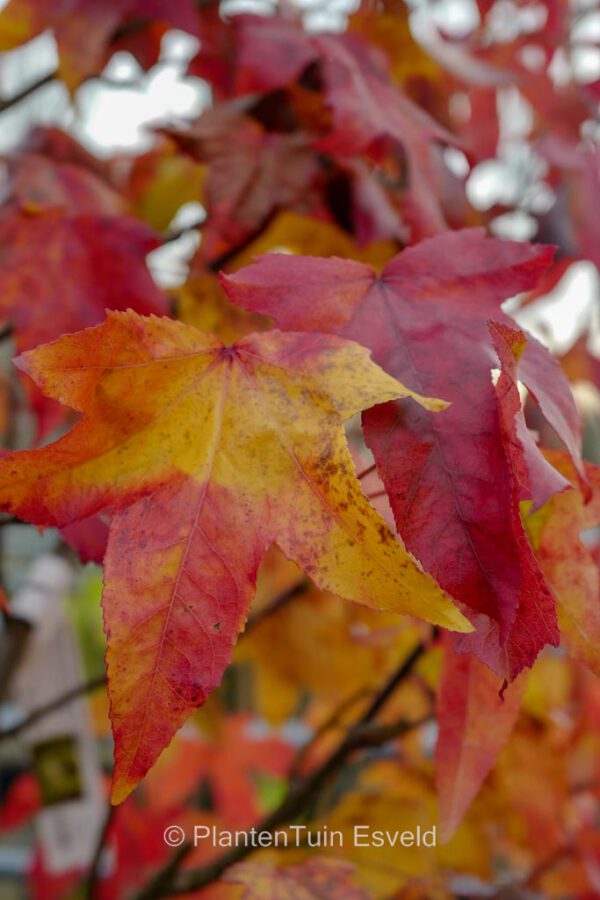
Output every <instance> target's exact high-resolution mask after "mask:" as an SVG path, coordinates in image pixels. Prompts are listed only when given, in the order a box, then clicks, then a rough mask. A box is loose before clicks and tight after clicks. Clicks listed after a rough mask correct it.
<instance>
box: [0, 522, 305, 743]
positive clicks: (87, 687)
mask: <svg viewBox="0 0 600 900" xmlns="http://www.w3.org/2000/svg"><path fill="white" fill-rule="evenodd" d="M13 524H15V525H16V524H24V525H26V524H27V523H26V522H23V523H21V522H20V520H19V519H16V520H15V521H14V522H13V521H12V520H10V521H5V520H0V526H2V525H13ZM309 584H310V582H309V581H308V579H306V578H303V579H302V580H301V581H298V582H297V583H296V584H294V585H292V587H290V588H288V589H287V590H285V591H282V593H281V594H278V595H277V596H276V597H275V598H274V599H273V600H272V601H271V603H269V604H268V605H267V606H265V607H263V608H262V609H261V610H259V611H258V612H257V613H255V614H254V615H253V616H251V617H250V618H249V619H248V623H247V624H246V630H245V631H244V632H242V634H241V635H240V639H242V638H243V637H244V635H245V634H249V632H251V631H252V629H253V628H255V627H256V626H257V625H259V624H260V623H261V622H263V621H264V620H265V619H266V618H268V617H269V616H271V615H273V614H274V613H276V612H278V611H279V610H280V609H282V608H283V607H284V606H286V604H288V603H289V602H290V601H291V600H293V599H294V597H297V596H299V595H300V594H302V593H304V591H306V590H307V588H308V586H309ZM105 684H106V676H105V675H99V676H98V677H97V678H92V679H90V680H89V681H84V682H83V684H79V685H77V686H76V687H74V688H70V690H68V691H65V693H63V694H59V695H58V697H56V698H55V699H54V700H52V701H50V703H47V704H46V705H45V706H40V707H39V708H38V709H34V710H33V711H32V712H31V713H29V715H28V716H27V717H26V718H25V719H23V720H22V721H21V722H17V724H16V725H12V726H11V727H10V728H5V729H0V741H3V740H7V739H8V738H13V737H16V736H17V735H18V734H20V733H21V732H22V731H24V730H25V729H26V728H28V727H29V726H30V725H33V724H34V723H35V722H38V721H39V720H40V719H43V718H44V716H47V715H49V714H50V713H53V712H55V711H56V710H57V709H60V708H61V707H62V706H66V705H67V703H71V702H72V701H73V700H76V699H77V698H78V697H81V696H82V695H83V694H89V693H91V692H92V691H95V690H97V689H98V688H100V687H103V686H104V685H105Z"/></svg>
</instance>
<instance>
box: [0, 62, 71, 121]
mask: <svg viewBox="0 0 600 900" xmlns="http://www.w3.org/2000/svg"><path fill="white" fill-rule="evenodd" d="M56 80H57V72H56V71H54V72H48V74H47V75H44V77H43V78H40V79H39V81H34V83H33V84H30V85H28V87H26V88H23V90H22V91H19V93H18V94H14V95H13V96H12V97H8V98H7V99H6V100H0V113H3V112H6V110H7V109H11V108H12V107H13V106H18V104H19V103H21V101H22V100H25V99H26V98H27V97H30V96H31V94H35V93H36V91H39V90H40V89H41V88H43V87H46V85H47V84H52V82H53V81H56Z"/></svg>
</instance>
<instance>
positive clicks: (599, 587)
mask: <svg viewBox="0 0 600 900" xmlns="http://www.w3.org/2000/svg"><path fill="white" fill-rule="evenodd" d="M548 456H549V459H550V460H551V461H552V463H553V465H554V466H555V467H556V468H557V469H559V471H561V472H562V473H564V475H565V476H566V477H567V478H573V474H574V473H573V464H572V462H571V461H570V460H569V458H568V457H567V456H566V454H564V453H561V452H560V451H549V452H548ZM586 470H587V473H588V477H589V480H590V482H591V484H592V486H593V489H594V491H593V497H592V500H591V502H588V503H586V502H585V498H584V496H582V494H581V492H580V491H577V490H571V491H566V492H565V493H561V494H557V495H556V496H554V497H552V499H551V500H550V501H549V503H548V504H547V505H546V506H545V507H542V509H540V510H539V511H537V512H536V513H534V514H532V515H529V516H527V518H526V525H527V530H528V533H529V535H530V537H531V541H532V544H533V547H534V549H535V551H536V555H537V558H538V560H539V562H540V566H541V568H542V571H543V572H544V574H545V576H546V578H547V579H548V583H549V584H550V586H551V587H552V590H553V593H554V596H555V597H556V601H557V611H558V624H559V628H560V636H561V643H562V644H563V645H564V647H565V649H566V650H567V651H568V652H569V653H570V654H571V655H572V656H573V657H574V658H575V659H578V660H579V661H580V662H583V663H585V665H587V666H588V667H589V668H590V669H591V670H592V672H594V673H595V674H596V675H600V573H599V571H598V565H597V562H596V560H595V559H594V555H593V551H592V550H591V549H590V548H589V547H588V546H586V544H585V543H584V542H583V541H582V540H581V534H582V533H583V532H585V531H587V530H588V529H590V528H593V527H595V526H597V525H598V524H600V470H599V469H598V467H597V466H594V465H592V464H586Z"/></svg>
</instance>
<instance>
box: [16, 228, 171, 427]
mask: <svg viewBox="0 0 600 900" xmlns="http://www.w3.org/2000/svg"><path fill="white" fill-rule="evenodd" d="M159 243H160V241H159V238H158V236H157V235H155V233H154V232H153V231H151V229H150V228H148V227H147V226H146V225H144V224H143V223H141V222H139V221H137V220H135V219H130V218H126V217H122V216H121V217H110V216H105V215H93V214H85V215H65V214H63V213H61V212H58V211H54V212H53V211H50V212H44V213H39V214H34V215H27V214H24V213H20V212H15V213H13V214H11V215H9V216H8V217H7V218H5V219H4V220H1V219H0V317H2V318H3V319H5V320H8V321H9V322H10V323H11V324H12V326H13V328H14V331H15V341H16V345H17V349H18V350H20V351H22V350H28V349H29V348H31V347H35V346H36V345H37V344H41V343H45V342H46V341H50V340H53V339H54V338H56V337H58V336H59V335H61V334H64V333H68V332H72V331H77V330H78V329H80V328H85V327H86V326H88V325H95V324H97V323H98V322H100V321H102V319H103V318H104V313H105V310H106V309H128V308H131V309H134V310H137V311H138V312H141V313H158V314H162V315H165V314H167V312H168V303H167V298H166V297H165V295H164V294H163V293H162V292H161V291H160V290H159V289H158V287H157V286H156V284H155V283H154V281H153V279H152V276H151V275H150V272H149V271H148V268H147V266H146V255H147V254H148V253H149V252H150V251H151V250H154V249H155V248H156V247H158V246H159ZM24 297H25V298H27V302H23V298H24ZM31 398H32V399H31V402H32V407H33V409H34V411H35V413H36V415H37V419H38V436H39V437H43V436H44V435H45V434H46V433H47V432H48V431H49V430H50V429H51V428H52V427H53V426H54V425H56V424H57V422H58V421H60V418H61V413H60V411H59V410H58V408H57V407H56V404H54V403H52V402H51V401H49V400H48V399H47V398H44V397H43V396H42V395H41V394H40V393H39V392H37V391H35V390H33V391H32V392H31Z"/></svg>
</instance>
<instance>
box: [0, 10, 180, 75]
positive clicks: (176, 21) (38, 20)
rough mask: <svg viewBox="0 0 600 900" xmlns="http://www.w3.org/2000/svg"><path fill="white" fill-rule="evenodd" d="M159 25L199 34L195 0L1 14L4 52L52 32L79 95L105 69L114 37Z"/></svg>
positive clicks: (64, 71)
mask: <svg viewBox="0 0 600 900" xmlns="http://www.w3.org/2000/svg"><path fill="white" fill-rule="evenodd" d="M132 20H133V21H136V20H137V22H138V28H139V27H140V24H139V23H140V20H141V23H142V25H143V26H144V27H145V24H146V23H148V22H152V21H156V22H161V23H164V24H165V25H170V26H171V27H172V28H181V29H184V30H186V31H188V32H189V33H190V34H194V33H195V31H196V21H195V16H194V5H193V3H192V0H182V2H179V3H175V4H173V3H171V2H169V0H112V2H111V0H100V2H97V0H95V2H93V3H90V2H89V0H56V2H54V3H47V2H45V0H10V2H9V3H7V4H6V6H5V7H4V8H3V10H2V12H1V13H0V50H12V49H13V48H14V47H18V46H20V45H21V44H24V43H25V42H26V41H29V40H31V38H34V37H36V36H37V35H38V34H41V33H42V32H43V31H46V29H52V30H53V31H54V36H55V38H56V42H57V45H58V52H59V68H58V71H59V74H60V77H61V78H62V79H63V81H64V82H65V84H66V85H67V86H68V87H69V88H70V89H71V90H74V89H75V88H76V87H78V86H79V84H80V83H81V82H82V81H83V80H84V79H85V78H86V77H88V76H89V75H95V74H96V73H97V72H99V71H100V69H102V67H103V64H104V61H105V54H106V52H107V50H108V47H109V44H110V41H111V38H112V36H113V35H114V34H115V33H117V32H118V28H119V26H120V25H121V24H124V23H125V22H127V21H128V22H129V24H131V22H132Z"/></svg>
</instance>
